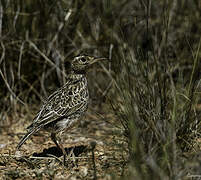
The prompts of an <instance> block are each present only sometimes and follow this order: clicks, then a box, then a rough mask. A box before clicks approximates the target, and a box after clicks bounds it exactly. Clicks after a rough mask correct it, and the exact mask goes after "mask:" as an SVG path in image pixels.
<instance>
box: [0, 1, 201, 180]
mask: <svg viewBox="0 0 201 180" xmlns="http://www.w3.org/2000/svg"><path fill="white" fill-rule="evenodd" d="M200 22H201V2H200V1H197V0H180V1H177V0H163V1H153V0H97V1H94V0H68V1H67V0H59V1H58V0H49V1H44V0H34V1H30V0H29V1H22V0H0V90H1V91H0V102H1V103H0V108H1V112H0V126H1V127H4V125H6V126H10V125H11V124H13V123H15V122H16V121H19V119H20V117H21V116H26V114H29V113H30V112H33V111H36V110H37V109H38V105H39V104H40V103H41V101H42V100H43V98H45V97H47V96H48V95H49V94H50V92H52V91H54V90H55V89H56V88H58V87H60V86H62V85H63V84H64V83H65V75H66V74H67V73H68V66H69V62H70V61H71V60H72V58H73V57H74V56H76V55H78V54H80V53H86V54H91V55H94V56H102V57H107V58H108V59H109V60H110V61H109V62H108V63H104V64H99V65H98V66H95V67H94V68H93V69H92V70H90V72H89V74H90V75H89V76H88V77H89V82H90V84H89V86H90V89H91V97H92V98H93V97H96V98H95V103H97V104H99V105H100V106H104V105H106V104H107V105H109V106H107V107H110V108H109V109H108V110H107V111H110V112H112V113H113V115H114V117H115V118H116V122H118V123H120V126H119V128H120V131H117V132H115V133H118V135H119V136H124V137H125V142H126V143H127V145H128V148H125V152H127V153H128V155H129V158H127V159H125V163H126V164H127V166H126V168H127V169H128V170H127V173H126V174H124V175H123V176H122V178H125V179H127V178H128V177H130V178H131V179H132V178H134V177H135V178H136V179H156V178H157V179H182V178H184V177H186V176H187V175H189V174H190V175H194V174H196V175H197V174H201V173H200V171H199V168H200V162H201V158H195V159H193V158H194V156H193V157H191V158H189V156H188V157H186V155H184V154H185V153H186V152H193V154H197V153H199V149H200V148H199V146H200V145H199V143H198V142H199V138H200V130H201V129H200V118H201V114H200V111H201V95H200V90H201V81H200V77H201V68H200V67H201V61H200V55H201V51H200V43H201V36H200V35H201V23H200ZM107 111H106V112H105V113H107ZM22 114H23V115H22ZM0 132H1V131H0ZM189 154H190V153H189ZM189 159H190V160H189ZM190 162H191V163H190ZM192 162H195V163H194V164H193V165H192ZM189 177H190V176H189Z"/></svg>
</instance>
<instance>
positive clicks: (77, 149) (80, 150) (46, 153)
mask: <svg viewBox="0 0 201 180" xmlns="http://www.w3.org/2000/svg"><path fill="white" fill-rule="evenodd" d="M72 149H73V153H74V155H75V156H76V157H78V156H79V155H80V154H81V153H83V152H85V151H86V149H87V146H84V145H81V146H76V147H69V148H65V151H66V153H67V155H68V154H69V153H70V152H71V150H72ZM50 155H53V156H56V157H60V156H62V155H63V153H62V150H61V149H59V148H57V147H50V148H48V149H44V150H43V151H42V152H40V153H36V152H35V153H33V155H32V156H33V157H49V156H50Z"/></svg>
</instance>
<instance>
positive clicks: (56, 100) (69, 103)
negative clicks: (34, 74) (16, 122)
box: [32, 87, 87, 125]
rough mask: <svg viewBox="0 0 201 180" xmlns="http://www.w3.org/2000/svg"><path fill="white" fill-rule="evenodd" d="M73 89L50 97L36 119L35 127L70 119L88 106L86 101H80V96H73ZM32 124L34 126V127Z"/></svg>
mask: <svg viewBox="0 0 201 180" xmlns="http://www.w3.org/2000/svg"><path fill="white" fill-rule="evenodd" d="M70 91H71V88H70V87H69V88H67V89H66V87H65V88H61V89H59V90H58V91H56V92H54V93H53V94H52V95H50V96H49V98H48V100H47V101H46V103H45V104H44V105H43V106H42V107H41V109H40V111H39V112H38V114H37V116H36V117H35V118H34V121H33V124H34V125H37V124H38V125H39V124H40V125H42V124H43V125H46V124H48V123H51V122H53V121H55V120H56V119H58V118H61V117H68V116H70V115H71V114H73V113H76V112H77V111H79V109H82V107H84V106H85V105H86V103H87V102H86V100H85V99H82V100H78V99H79V98H78V95H79V93H77V96H76V95H75V94H72V93H71V92H70ZM33 124H32V125H33Z"/></svg>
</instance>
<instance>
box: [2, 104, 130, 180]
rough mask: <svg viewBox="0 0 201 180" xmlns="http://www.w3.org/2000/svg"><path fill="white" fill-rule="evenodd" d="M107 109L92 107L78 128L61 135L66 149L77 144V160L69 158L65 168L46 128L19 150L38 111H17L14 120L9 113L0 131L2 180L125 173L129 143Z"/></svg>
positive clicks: (109, 176)
mask: <svg viewBox="0 0 201 180" xmlns="http://www.w3.org/2000/svg"><path fill="white" fill-rule="evenodd" d="M107 108H108V107H107V106H105V108H102V107H101V108H100V107H95V108H94V107H93V109H92V108H89V110H88V112H87V113H86V115H85V117H83V118H82V119H81V121H80V123H79V124H78V125H77V126H76V127H75V128H73V129H72V130H71V131H70V132H65V133H63V134H62V136H60V137H61V141H62V142H63V145H64V147H65V149H66V151H67V152H69V151H70V150H71V149H72V148H73V147H74V154H75V159H76V163H75V165H74V163H73V160H72V159H73V158H72V157H71V158H68V160H67V166H66V167H64V166H63V157H62V153H61V152H60V151H59V149H57V148H56V146H55V144H54V143H53V142H52V141H51V139H50V136H49V133H47V132H45V131H39V132H38V133H36V134H35V135H33V136H32V137H31V138H30V139H29V140H27V141H26V143H25V144H24V145H23V146H22V147H21V149H20V151H18V152H16V146H17V143H18V142H19V140H20V138H21V137H22V136H23V135H24V134H25V132H26V127H27V126H28V125H29V124H30V123H31V120H32V118H33V116H34V114H35V113H33V112H30V113H24V114H29V115H23V113H16V114H15V115H14V116H13V115H12V119H15V120H12V121H11V120H9V118H10V117H8V116H7V117H6V119H7V120H4V125H1V130H0V134H1V136H0V179H72V180H75V179H117V178H118V177H120V176H121V175H123V174H124V173H125V169H126V168H125V167H126V163H125V162H126V159H127V153H126V151H125V150H124V148H125V147H126V145H125V143H124V142H125V141H124V140H123V136H120V135H117V134H121V133H120V129H119V128H117V127H116V125H117V122H115V121H116V120H115V118H114V115H113V114H112V113H109V112H108V109H107ZM36 109H37V108H36ZM100 109H101V110H100ZM103 109H104V110H103ZM19 114H21V115H19ZM5 122H6V123H5ZM10 122H12V123H10ZM114 122H115V123H114ZM5 124H6V125H5ZM94 145H95V146H94Z"/></svg>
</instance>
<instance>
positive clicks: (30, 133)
mask: <svg viewBox="0 0 201 180" xmlns="http://www.w3.org/2000/svg"><path fill="white" fill-rule="evenodd" d="M38 130H39V129H38V128H32V129H30V130H29V132H27V133H26V134H25V135H24V137H23V138H22V139H21V140H20V142H19V143H18V145H17V150H18V149H20V147H21V146H22V145H23V144H24V143H25V141H26V140H27V139H28V138H29V137H30V136H31V135H32V134H33V133H35V132H37V131H38Z"/></svg>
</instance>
